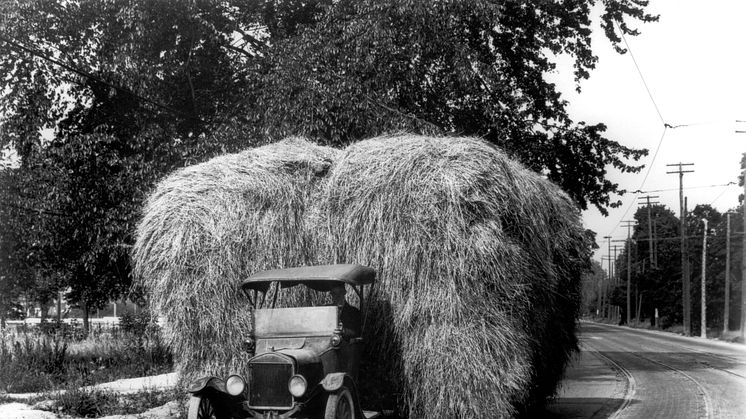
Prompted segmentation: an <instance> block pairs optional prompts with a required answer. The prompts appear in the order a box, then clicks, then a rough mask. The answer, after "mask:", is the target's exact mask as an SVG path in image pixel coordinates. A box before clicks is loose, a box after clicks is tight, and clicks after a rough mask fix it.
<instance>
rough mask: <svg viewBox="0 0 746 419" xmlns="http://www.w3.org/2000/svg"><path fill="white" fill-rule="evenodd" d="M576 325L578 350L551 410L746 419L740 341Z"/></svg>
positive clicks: (745, 369) (744, 352)
mask: <svg viewBox="0 0 746 419" xmlns="http://www.w3.org/2000/svg"><path fill="white" fill-rule="evenodd" d="M581 330H582V332H581V342H582V348H583V352H582V353H581V356H580V357H579V358H578V359H577V360H576V362H575V364H574V365H573V367H571V368H570V370H569V371H568V377H567V379H566V385H565V386H564V388H563V391H562V392H561V393H560V395H559V398H558V400H557V402H556V403H555V404H554V405H553V406H550V408H549V409H548V410H549V412H550V413H551V415H552V416H554V417H565V418H567V417H573V418H580V417H585V418H589V417H598V418H603V417H614V418H746V346H744V345H739V344H730V343H724V342H717V341H709V340H704V339H699V338H686V337H683V336H678V335H673V334H669V333H662V332H654V331H644V330H635V329H630V328H626V327H616V326H608V325H601V324H597V323H583V324H582V326H581ZM594 358H595V361H594ZM599 361H600V362H599ZM604 367H606V369H604ZM585 396H587V397H585Z"/></svg>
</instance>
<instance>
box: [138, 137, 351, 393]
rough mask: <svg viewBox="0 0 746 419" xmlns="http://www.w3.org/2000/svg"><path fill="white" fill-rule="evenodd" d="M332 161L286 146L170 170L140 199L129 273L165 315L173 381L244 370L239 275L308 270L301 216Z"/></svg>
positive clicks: (245, 317) (297, 145)
mask: <svg viewBox="0 0 746 419" xmlns="http://www.w3.org/2000/svg"><path fill="white" fill-rule="evenodd" d="M336 153H337V150H334V149H331V148H327V147H320V146H317V145H315V144H311V143H309V142H307V141H305V140H302V139H288V140H285V141H282V142H279V143H276V144H271V145H267V146H264V147H260V148H256V149H252V150H249V151H245V152H242V153H238V154H232V155H226V156H222V157H218V158H215V159H213V160H210V161H208V162H206V163H202V164H198V165H195V166H191V167H187V168H184V169H182V170H179V171H177V172H176V173H174V174H172V175H171V176H170V177H168V178H167V179H165V180H164V181H162V182H161V183H160V184H159V185H158V186H157V188H156V190H155V192H154V193H153V194H152V195H151V196H150V197H149V199H148V201H147V203H146V206H145V209H144V215H143V218H142V220H141V222H140V224H139V226H138V229H137V240H136V243H135V246H134V252H133V259H134V266H135V270H136V271H135V274H136V275H137V277H138V278H140V280H141V281H142V283H143V285H144V286H145V287H146V289H147V290H148V292H149V298H150V305H151V308H152V310H153V312H154V313H157V314H159V315H162V316H164V317H165V320H166V326H165V328H164V329H165V330H164V331H165V337H166V340H167V342H169V344H170V346H171V348H172V350H173V352H174V354H175V355H176V359H177V368H178V370H179V371H180V372H181V375H182V379H189V378H192V377H197V376H201V375H206V374H210V375H213V374H214V375H225V374H226V373H233V372H236V371H240V370H241V368H242V367H243V366H244V363H245V362H246V360H247V359H246V357H245V356H243V354H245V352H244V351H243V350H242V349H241V343H242V342H243V340H245V339H246V336H248V334H249V332H250V316H249V314H250V313H249V311H248V307H249V305H248V301H247V300H246V298H245V297H244V296H243V294H242V293H241V292H240V288H239V286H240V283H241V281H242V280H243V279H245V278H246V276H247V275H248V273H251V272H255V271H257V270H261V269H268V268H274V267H278V266H280V267H284V266H298V265H306V264H311V263H314V262H315V259H314V257H315V254H316V251H315V249H316V248H317V246H318V245H317V243H316V242H315V238H314V237H311V236H309V235H308V234H307V233H306V232H307V231H309V230H310V229H309V228H307V227H306V225H305V223H306V222H307V219H309V215H308V214H307V211H308V208H309V202H310V201H311V200H312V197H313V195H314V194H315V193H317V192H318V190H319V186H320V184H319V182H318V179H321V178H323V176H324V175H325V174H326V172H327V171H328V169H329V167H330V165H331V162H332V160H333V158H334V155H335V154H336Z"/></svg>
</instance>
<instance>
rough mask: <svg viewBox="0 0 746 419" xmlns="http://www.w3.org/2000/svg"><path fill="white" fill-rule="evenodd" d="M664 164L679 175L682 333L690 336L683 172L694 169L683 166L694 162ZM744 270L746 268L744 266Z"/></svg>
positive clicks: (689, 297)
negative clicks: (672, 167)
mask: <svg viewBox="0 0 746 419" xmlns="http://www.w3.org/2000/svg"><path fill="white" fill-rule="evenodd" d="M666 166H676V167H678V170H674V171H670V172H666V174H673V173H677V174H678V175H679V210H680V211H679V214H680V218H681V290H682V306H683V315H684V316H683V317H684V335H686V336H691V334H692V331H691V308H692V305H691V301H690V300H691V295H690V292H689V286H690V285H689V275H688V272H687V270H688V269H687V267H686V265H687V249H686V214H685V211H684V173H692V172H694V170H684V166H694V163H681V162H679V163H675V164H667V165H666ZM744 271H745V272H746V268H744Z"/></svg>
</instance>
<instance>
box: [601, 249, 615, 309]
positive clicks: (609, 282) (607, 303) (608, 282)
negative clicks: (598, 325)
mask: <svg viewBox="0 0 746 419" xmlns="http://www.w3.org/2000/svg"><path fill="white" fill-rule="evenodd" d="M604 238H605V239H606V240H607V241H608V243H609V280H608V281H607V282H606V284H605V286H604V293H603V298H604V301H605V302H606V306H608V305H609V298H608V296H607V295H606V294H607V290H608V288H609V284H611V278H612V276H611V264H612V260H611V236H604ZM606 306H604V305H603V304H602V307H601V313H602V316H603V312H604V311H603V310H604V309H605V308H606Z"/></svg>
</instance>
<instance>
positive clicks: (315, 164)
mask: <svg viewBox="0 0 746 419" xmlns="http://www.w3.org/2000/svg"><path fill="white" fill-rule="evenodd" d="M585 248H586V247H585V243H584V241H583V234H582V229H581V227H580V223H579V212H578V211H577V209H576V207H575V206H574V204H573V203H572V202H571V201H570V200H569V199H568V198H567V197H566V195H565V194H564V193H562V192H561V191H560V190H559V189H558V188H556V187H555V186H554V185H552V184H551V183H549V182H547V181H546V180H544V179H542V178H541V177H540V176H538V175H536V174H535V173H533V172H530V171H528V170H526V169H525V168H523V167H522V166H521V165H519V164H517V163H515V162H513V161H511V160H510V159H508V158H507V157H506V156H505V155H504V154H503V153H502V152H500V151H499V150H497V149H495V148H493V147H491V146H489V145H488V144H486V143H484V142H483V141H481V140H478V139H471V138H432V137H422V136H409V135H400V136H392V137H381V138H375V139H370V140H366V141H362V142H359V143H356V144H354V145H351V146H349V147H348V148H346V149H345V150H343V151H338V150H332V149H329V148H325V147H319V146H315V145H313V144H310V143H308V142H306V141H302V140H298V139H296V140H291V141H284V142H281V143H278V144H275V145H270V146H265V147H261V148H258V149H254V150H249V151H246V152H244V153H240V154H236V155H231V156H224V157H220V158H217V159H214V160H211V161H210V162H207V163H204V164H202V165H197V166H194V167H192V168H186V169H183V170H181V171H179V172H177V173H176V174H174V175H172V176H171V177H169V178H168V179H166V180H165V181H163V182H162V183H161V184H160V185H159V186H158V188H157V190H156V191H155V193H154V194H153V196H151V198H150V199H149V201H148V204H147V207H146V208H145V212H144V217H143V220H142V222H141V224H140V226H139V228H138V237H137V243H136V246H135V252H134V260H135V265H136V269H137V271H136V273H137V274H138V275H139V278H140V279H141V280H142V281H143V283H144V284H145V285H146V287H147V288H148V289H149V291H150V294H151V304H152V306H153V309H154V311H156V312H158V313H160V314H164V315H165V316H166V320H167V327H166V331H167V338H168V339H169V342H170V343H171V345H172V348H173V349H174V353H175V355H176V356H177V359H178V365H179V369H180V371H181V373H182V375H183V376H184V377H187V378H188V377H194V376H199V375H202V374H205V373H210V374H218V375H220V374H226V373H229V372H235V371H239V370H240V369H241V367H242V366H243V365H244V363H245V362H246V359H245V357H244V355H243V353H242V351H241V349H240V343H241V341H242V338H243V336H245V334H246V333H248V330H247V329H248V328H249V327H250V325H249V319H248V312H247V311H246V309H245V308H246V304H247V302H246V301H245V300H244V298H243V297H242V295H240V293H239V292H238V284H239V283H240V281H241V279H243V278H245V277H246V276H247V275H249V274H251V273H254V272H256V271H259V270H262V269H267V268H277V267H287V266H294V265H305V264H314V263H361V264H367V265H369V266H372V267H373V268H375V269H376V270H377V272H378V283H377V284H378V285H377V286H376V288H375V290H374V296H373V301H372V304H370V305H369V308H370V312H369V313H368V314H369V318H368V322H367V324H366V328H367V330H366V335H367V336H366V345H368V348H369V350H368V354H369V363H368V365H367V371H366V372H367V374H364V375H363V376H362V377H364V378H363V379H362V380H361V381H362V382H361V383H360V385H361V386H362V388H363V389H362V390H361V393H362V394H361V396H362V397H363V398H364V399H367V400H371V399H375V398H377V397H379V396H381V393H382V392H383V393H385V392H387V391H388V393H389V395H391V394H393V395H395V396H396V397H397V398H398V401H399V402H401V403H400V406H402V405H404V406H407V409H408V412H409V416H410V417H412V418H415V417H459V418H470V417H485V416H496V415H500V416H510V415H513V414H516V413H517V412H519V411H520V410H521V409H523V408H524V407H525V406H526V405H527V404H528V403H530V402H531V401H533V400H541V399H542V398H543V397H545V396H546V395H549V394H551V393H552V392H553V391H554V389H555V387H556V385H557V383H558V380H559V378H560V376H561V373H562V370H563V368H564V365H565V363H566V361H567V358H568V356H569V354H570V353H571V351H572V350H573V348H574V347H575V346H576V341H575V334H574V330H575V317H576V313H577V309H578V305H579V292H578V287H579V283H580V282H579V275H580V271H581V270H582V269H583V267H584V264H585V263H586V259H587V256H588V255H587V254H586V253H585ZM291 297H292V296H291ZM370 396H373V397H370ZM370 407H372V408H377V407H380V405H371V406H370Z"/></svg>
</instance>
